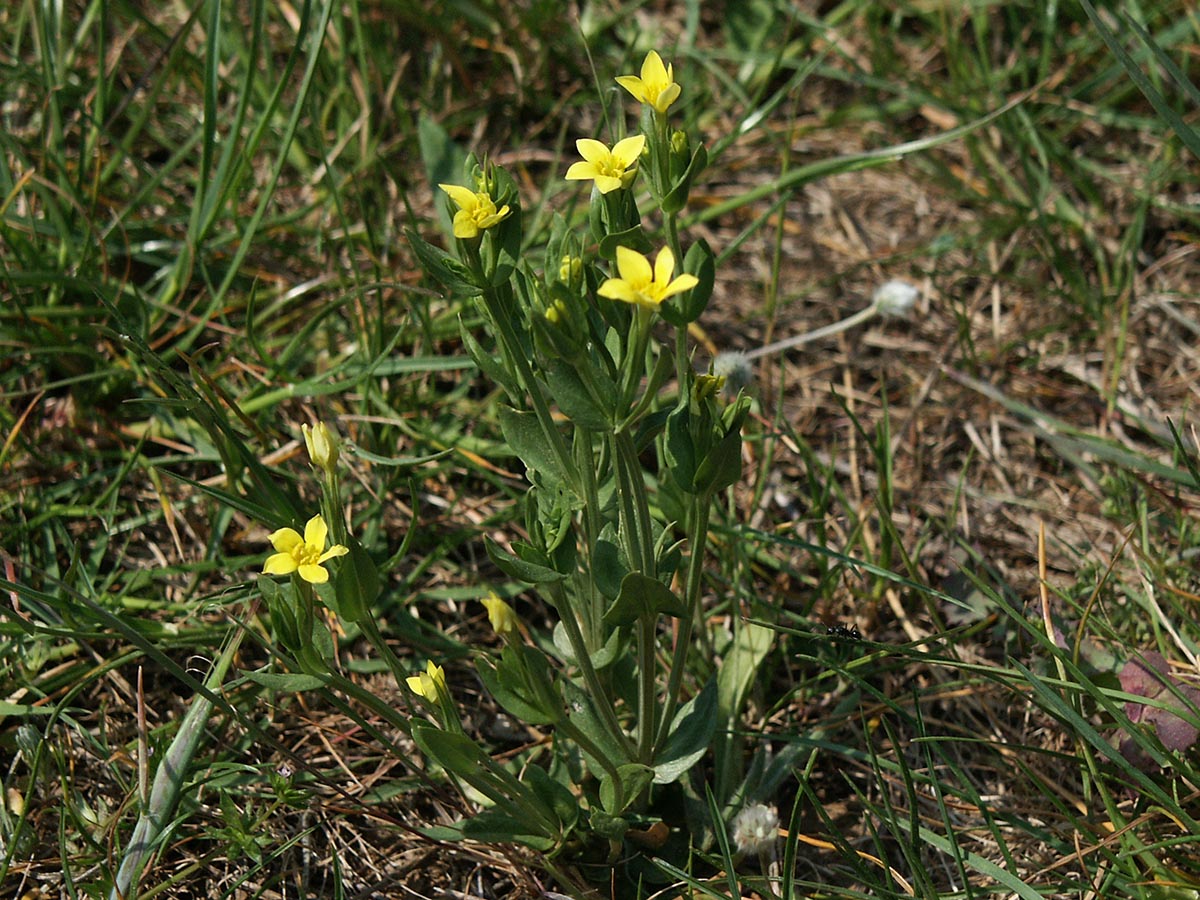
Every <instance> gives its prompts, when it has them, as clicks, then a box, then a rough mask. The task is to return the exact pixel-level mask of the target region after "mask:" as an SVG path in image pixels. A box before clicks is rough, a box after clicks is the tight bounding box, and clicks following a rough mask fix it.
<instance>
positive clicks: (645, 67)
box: [617, 50, 683, 113]
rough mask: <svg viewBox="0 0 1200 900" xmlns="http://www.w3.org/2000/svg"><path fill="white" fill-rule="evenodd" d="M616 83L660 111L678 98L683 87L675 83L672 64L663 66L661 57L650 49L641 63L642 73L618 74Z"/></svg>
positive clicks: (639, 100)
mask: <svg viewBox="0 0 1200 900" xmlns="http://www.w3.org/2000/svg"><path fill="white" fill-rule="evenodd" d="M617 84H619V85H620V86H621V87H623V88H625V90H627V91H629V93H631V94H633V96H634V97H636V98H637V100H638V102H639V103H649V104H650V105H651V106H653V107H654V108H655V109H656V110H658V111H659V112H660V113H665V112H666V111H667V107H668V106H670V105H671V104H672V103H674V102H675V101H676V100H677V99H679V94H680V91H682V90H683V89H682V88H681V87H680V86H679V85H677V84H676V83H675V70H674V67H673V66H664V65H663V61H662V57H660V56H659V55H658V54H657V53H655V52H654V51H653V50H651V51H650V52H649V53H647V54H646V59H645V61H644V62H643V63H642V75H641V77H640V78H639V77H638V76H637V75H619V76H618V77H617Z"/></svg>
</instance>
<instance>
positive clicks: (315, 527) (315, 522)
mask: <svg viewBox="0 0 1200 900" xmlns="http://www.w3.org/2000/svg"><path fill="white" fill-rule="evenodd" d="M327 537H329V526H328V525H326V524H325V520H324V519H323V518H321V517H320V516H313V517H312V518H311V519H309V520H308V524H306V525H305V526H304V543H305V545H306V546H308V547H311V548H312V549H313V550H316V551H317V552H318V553H320V552H321V551H322V550H324V549H325V538H327Z"/></svg>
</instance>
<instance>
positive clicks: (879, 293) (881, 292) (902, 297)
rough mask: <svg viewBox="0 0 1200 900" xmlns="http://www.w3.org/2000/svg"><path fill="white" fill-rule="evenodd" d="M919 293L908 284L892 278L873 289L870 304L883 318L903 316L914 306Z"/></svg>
mask: <svg viewBox="0 0 1200 900" xmlns="http://www.w3.org/2000/svg"><path fill="white" fill-rule="evenodd" d="M920 296H921V292H920V291H919V290H917V289H916V288H915V287H913V286H912V285H911V284H909V283H908V282H907V281H901V280H900V279H898V278H894V279H892V280H891V281H885V282H884V283H883V284H881V285H880V286H879V287H877V288H876V289H875V294H874V295H873V296H872V297H871V302H872V303H874V304H875V307H876V309H878V310H879V311H880V312H881V313H883V314H884V315H885V316H904V315H907V314H908V312H909V310H911V309H912V308H913V306H914V305H916V302H917V300H918V299H919V298H920Z"/></svg>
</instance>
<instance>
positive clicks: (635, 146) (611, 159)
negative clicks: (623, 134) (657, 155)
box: [567, 134, 646, 194]
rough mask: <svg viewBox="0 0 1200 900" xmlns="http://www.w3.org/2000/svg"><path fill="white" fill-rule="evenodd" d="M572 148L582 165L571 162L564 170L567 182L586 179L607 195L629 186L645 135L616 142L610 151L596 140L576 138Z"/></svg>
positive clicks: (644, 144) (644, 143)
mask: <svg viewBox="0 0 1200 900" xmlns="http://www.w3.org/2000/svg"><path fill="white" fill-rule="evenodd" d="M575 148H576V149H577V150H578V151H579V155H580V156H582V157H583V162H577V163H574V164H572V166H571V168H569V169H567V181H587V180H589V179H590V180H592V181H594V182H596V190H598V191H599V192H600V193H602V194H607V193H610V192H611V191H615V190H618V189H620V188H627V187H629V185H631V184H632V183H633V176H634V175H636V174H637V162H638V157H639V156H641V155H642V150H644V149H645V148H646V136H645V135H644V134H635V135H634V136H633V137H627V138H625V139H624V140H620V141H617V143H616V145H615V146H614V147H613V148H612V149H611V150H609V149H608V147H607V146H605V145H604V144H602V143H601V142H600V141H594V140H592V139H591V138H580V139H579V140H577V141H576V142H575Z"/></svg>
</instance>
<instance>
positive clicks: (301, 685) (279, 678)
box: [245, 672, 329, 694]
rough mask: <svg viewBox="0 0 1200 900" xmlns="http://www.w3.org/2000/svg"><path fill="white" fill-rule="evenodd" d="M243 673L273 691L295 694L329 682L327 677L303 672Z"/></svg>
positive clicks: (312, 689)
mask: <svg viewBox="0 0 1200 900" xmlns="http://www.w3.org/2000/svg"><path fill="white" fill-rule="evenodd" d="M245 675H246V678H248V679H249V680H250V681H253V682H254V683H255V684H261V685H262V686H263V687H265V688H269V689H271V690H273V691H286V692H288V693H297V694H299V693H303V692H304V691H315V690H316V689H317V688H320V687H324V686H325V685H327V684H328V683H329V679H328V678H322V677H321V676H320V675H309V674H305V673H303V672H246V673H245Z"/></svg>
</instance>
